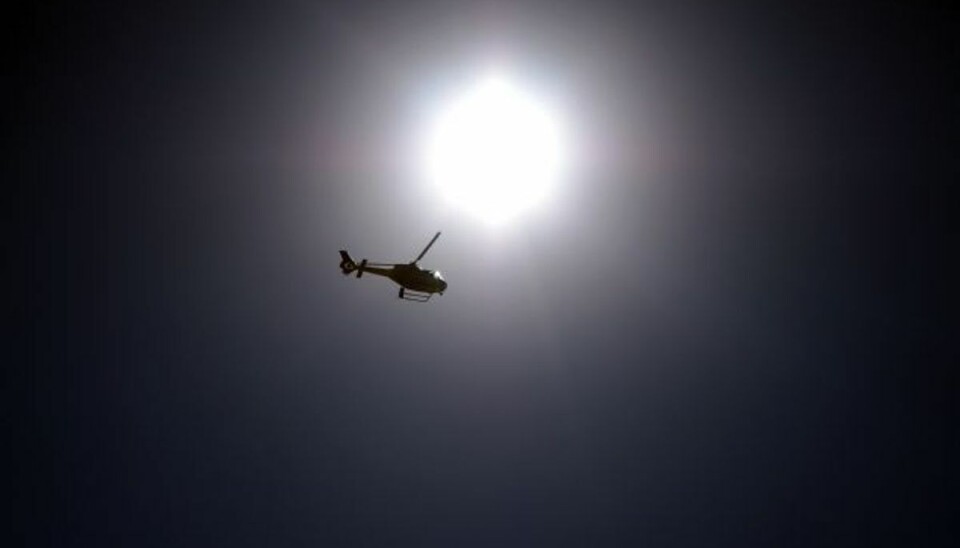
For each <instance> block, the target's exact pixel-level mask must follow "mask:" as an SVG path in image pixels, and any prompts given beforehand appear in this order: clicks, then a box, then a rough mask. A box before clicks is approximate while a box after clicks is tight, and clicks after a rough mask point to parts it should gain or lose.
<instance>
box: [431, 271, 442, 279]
mask: <svg viewBox="0 0 960 548" xmlns="http://www.w3.org/2000/svg"><path fill="white" fill-rule="evenodd" d="M433 277H434V278H436V279H438V280H442V279H443V276H441V275H440V271H439V270H434V271H433Z"/></svg>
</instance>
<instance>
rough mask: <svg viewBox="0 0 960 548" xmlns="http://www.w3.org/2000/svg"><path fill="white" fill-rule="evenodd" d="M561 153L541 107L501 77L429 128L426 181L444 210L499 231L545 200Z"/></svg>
mask: <svg viewBox="0 0 960 548" xmlns="http://www.w3.org/2000/svg"><path fill="white" fill-rule="evenodd" d="M562 145H563V143H562V139H561V127H560V124H559V122H558V120H557V118H556V115H555V113H554V112H552V111H551V109H550V108H548V106H547V105H546V104H545V103H543V102H541V101H538V100H536V98H535V97H533V96H531V95H529V94H527V93H524V92H523V91H522V90H521V89H519V88H518V87H517V86H516V85H514V84H513V83H511V82H510V81H508V80H506V79H505V78H504V77H502V76H498V75H492V76H487V77H485V78H484V79H482V80H481V81H480V82H479V83H478V84H477V85H476V86H475V87H473V88H472V89H470V90H468V91H467V92H466V93H464V94H463V95H461V96H459V97H457V98H456V99H454V100H453V101H451V102H450V103H449V104H448V105H447V106H446V108H445V109H443V110H442V111H441V112H440V113H439V115H438V116H437V118H436V119H435V121H434V123H433V124H432V126H431V127H430V129H429V133H428V137H427V141H426V147H425V164H426V174H427V178H428V179H429V181H430V182H431V183H432V184H433V185H435V186H436V187H437V188H438V189H439V190H440V191H441V193H442V194H443V195H444V197H445V198H446V199H447V200H448V201H449V202H450V203H452V204H454V205H455V206H457V207H459V208H462V209H463V210H465V211H467V212H469V213H471V214H473V215H475V216H476V217H479V218H481V219H483V220H484V221H486V222H488V223H490V224H500V223H503V222H504V221H507V220H509V219H513V218H515V217H516V216H517V215H518V214H519V213H521V212H522V211H525V210H527V209H529V208H531V207H533V206H536V205H537V204H539V203H540V202H541V201H542V200H543V199H544V198H545V197H546V196H548V195H549V194H550V192H551V190H552V189H553V187H554V186H555V184H556V183H557V180H558V178H559V177H560V175H561V171H562V167H563V154H562V149H563V146H562Z"/></svg>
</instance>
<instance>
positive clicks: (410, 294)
mask: <svg viewBox="0 0 960 548" xmlns="http://www.w3.org/2000/svg"><path fill="white" fill-rule="evenodd" d="M432 296H433V293H425V292H422V291H414V290H412V289H406V288H404V287H401V288H400V294H399V297H400V298H401V299H403V300H405V301H413V302H415V303H425V302H427V301H429V300H430V297H432Z"/></svg>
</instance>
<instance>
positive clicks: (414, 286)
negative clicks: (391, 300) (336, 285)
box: [340, 232, 447, 303]
mask: <svg viewBox="0 0 960 548" xmlns="http://www.w3.org/2000/svg"><path fill="white" fill-rule="evenodd" d="M439 237H440V233H439V232H437V234H436V235H435V236H434V237H433V239H432V240H430V243H428V244H427V247H425V248H423V251H421V252H420V254H419V255H417V258H416V259H414V260H412V261H410V262H409V263H408V264H402V263H398V264H391V263H371V262H368V261H367V260H366V259H363V260H361V261H360V264H359V265H357V263H356V261H354V260H353V259H352V258H351V257H350V254H349V253H347V250H346V249H341V250H340V258H341V261H340V270H341V271H342V272H343V274H344V275H347V274H350V273H351V272H354V271H356V273H357V278H359V277H361V276H363V274H364V273H365V272H369V273H370V274H376V275H377V276H384V277H386V278H390V279H391V280H393V281H394V282H396V283H397V284H398V285H400V293H399V297H400V298H401V299H403V300H405V301H414V302H420V303H424V302H427V301H429V300H430V297H432V296H433V294H434V293H439V294H441V295H443V292H444V291H446V289H447V282H446V280H444V279H443V276H441V275H440V271H439V270H427V269H424V268H420V266H419V265H417V263H418V262H420V259H422V258H423V256H424V255H426V254H427V251H429V250H430V247H431V246H432V245H433V243H434V242H436V241H437V238H439Z"/></svg>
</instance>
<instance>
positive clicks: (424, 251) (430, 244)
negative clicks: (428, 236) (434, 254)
mask: <svg viewBox="0 0 960 548" xmlns="http://www.w3.org/2000/svg"><path fill="white" fill-rule="evenodd" d="M439 237H440V233H439V232H437V235H436V236H434V237H433V239H432V240H430V243H429V244H427V247H425V248H423V251H421V252H420V254H419V255H417V258H416V259H414V260H413V262H415V263H418V262H420V259H422V258H423V256H424V255H426V254H427V251H430V246H432V245H433V242H435V241H437V238H439Z"/></svg>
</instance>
